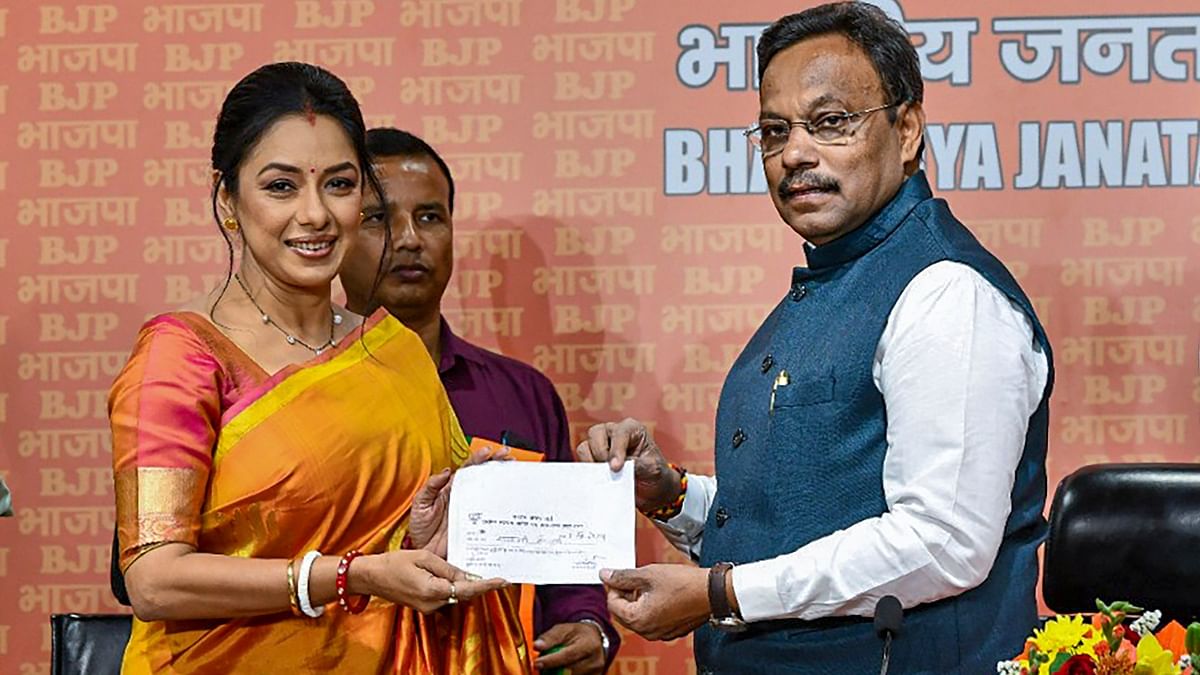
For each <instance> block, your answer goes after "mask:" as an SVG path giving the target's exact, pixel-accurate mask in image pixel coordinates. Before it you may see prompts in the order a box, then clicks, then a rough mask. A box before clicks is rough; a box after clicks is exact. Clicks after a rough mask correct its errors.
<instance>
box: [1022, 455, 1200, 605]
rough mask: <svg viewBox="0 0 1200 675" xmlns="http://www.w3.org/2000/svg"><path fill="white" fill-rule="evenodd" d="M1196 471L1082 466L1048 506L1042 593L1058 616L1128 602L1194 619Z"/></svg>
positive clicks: (1198, 567)
mask: <svg viewBox="0 0 1200 675" xmlns="http://www.w3.org/2000/svg"><path fill="white" fill-rule="evenodd" d="M1197 552H1200V465H1192V464H1103V465H1094V466H1086V467H1083V468H1081V469H1079V470H1078V471H1076V472H1075V473H1073V474H1071V475H1070V476H1067V477H1066V478H1064V479H1063V481H1062V482H1061V483H1059V485H1058V489H1057V490H1056V491H1055V493H1054V501H1053V503H1052V504H1051V506H1050V535H1049V538H1048V540H1047V542H1046V555H1045V567H1046V569H1045V574H1044V577H1043V584H1042V591H1043V597H1044V599H1045V601H1046V604H1047V605H1048V606H1049V607H1050V608H1051V609H1053V610H1054V611H1056V612H1060V613H1065V612H1094V611H1095V610H1096V598H1100V599H1102V600H1105V601H1106V602H1112V601H1114V600H1128V601H1130V602H1133V603H1134V604H1137V605H1141V606H1142V607H1145V608H1147V609H1159V610H1162V612H1163V615H1164V617H1167V618H1170V619H1177V620H1179V621H1180V622H1183V623H1185V624H1186V622H1187V620H1189V619H1192V618H1194V617H1197V616H1200V594H1197V593H1196V589H1198V588H1200V564H1197V562H1196V553H1197Z"/></svg>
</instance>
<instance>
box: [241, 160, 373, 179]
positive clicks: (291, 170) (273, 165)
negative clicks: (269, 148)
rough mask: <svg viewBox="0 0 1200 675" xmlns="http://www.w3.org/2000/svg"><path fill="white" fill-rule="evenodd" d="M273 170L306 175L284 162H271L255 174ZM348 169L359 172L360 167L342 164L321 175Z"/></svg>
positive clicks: (347, 163) (352, 163) (349, 163)
mask: <svg viewBox="0 0 1200 675" xmlns="http://www.w3.org/2000/svg"><path fill="white" fill-rule="evenodd" d="M272 169H275V170H277V171H282V172H284V173H294V174H302V173H304V172H303V171H301V170H300V167H298V166H292V165H291V164H284V163H283V162H271V163H270V164H268V165H266V166H264V167H263V168H262V169H260V170H259V172H258V173H257V174H255V176H261V175H263V174H264V173H266V172H268V171H270V170H272ZM346 169H354V170H355V171H358V166H357V165H355V164H354V162H342V163H341V164H335V165H333V166H331V167H329V168H328V169H325V170H324V171H322V172H321V174H322V175H327V174H331V173H338V172H340V171H345V170H346Z"/></svg>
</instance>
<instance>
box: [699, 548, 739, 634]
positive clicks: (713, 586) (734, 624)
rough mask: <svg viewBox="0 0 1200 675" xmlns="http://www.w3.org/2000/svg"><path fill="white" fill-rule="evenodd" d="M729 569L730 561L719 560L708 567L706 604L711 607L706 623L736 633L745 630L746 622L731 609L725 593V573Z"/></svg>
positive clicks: (727, 572)
mask: <svg viewBox="0 0 1200 675" xmlns="http://www.w3.org/2000/svg"><path fill="white" fill-rule="evenodd" d="M731 569H733V563H730V562H719V563H717V564H715V565H713V566H712V567H710V568H709V569H708V605H709V607H711V608H712V618H710V619H709V620H708V623H709V625H710V626H712V627H713V628H716V629H718V630H723V631H728V632H731V633H736V632H739V631H743V630H746V622H745V621H743V620H742V618H741V617H740V616H738V615H737V612H735V611H733V607H731V606H730V604H729V596H727V595H726V594H725V575H726V574H729V570H731Z"/></svg>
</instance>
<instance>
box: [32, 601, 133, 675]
mask: <svg viewBox="0 0 1200 675" xmlns="http://www.w3.org/2000/svg"><path fill="white" fill-rule="evenodd" d="M131 625H132V619H131V618H130V616H129V615H128V614H54V615H52V616H51V617H50V639H51V649H50V672H51V673H52V674H53V675H110V674H111V675H119V673H120V672H121V659H122V657H123V656H124V655H125V645H126V644H128V642H129V629H130V626H131Z"/></svg>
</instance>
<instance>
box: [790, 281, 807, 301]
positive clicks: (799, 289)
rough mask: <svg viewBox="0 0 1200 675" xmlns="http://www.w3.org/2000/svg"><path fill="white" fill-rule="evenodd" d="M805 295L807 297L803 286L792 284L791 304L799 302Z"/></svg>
mask: <svg viewBox="0 0 1200 675" xmlns="http://www.w3.org/2000/svg"><path fill="white" fill-rule="evenodd" d="M806 295H808V289H807V288H805V287H804V284H792V292H791V296H792V301H793V302H800V299H801V298H803V297H804V296H806Z"/></svg>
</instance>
